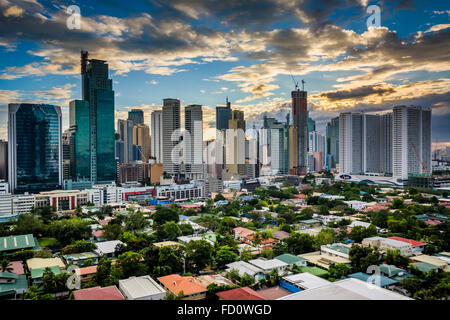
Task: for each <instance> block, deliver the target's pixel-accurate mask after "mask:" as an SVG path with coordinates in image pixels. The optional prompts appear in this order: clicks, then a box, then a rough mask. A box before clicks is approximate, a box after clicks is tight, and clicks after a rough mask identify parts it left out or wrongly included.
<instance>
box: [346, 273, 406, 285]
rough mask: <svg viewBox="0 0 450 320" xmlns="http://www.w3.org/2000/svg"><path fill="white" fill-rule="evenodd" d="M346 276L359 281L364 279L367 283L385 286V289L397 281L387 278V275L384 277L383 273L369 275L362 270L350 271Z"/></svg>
mask: <svg viewBox="0 0 450 320" xmlns="http://www.w3.org/2000/svg"><path fill="white" fill-rule="evenodd" d="M347 277H349V278H354V279H359V280H361V281H364V282H367V283H372V284H374V285H376V286H379V287H382V288H386V289H392V288H393V287H394V285H395V284H397V283H398V281H397V280H393V279H389V278H388V277H385V276H383V275H379V274H374V275H369V274H367V273H364V272H356V273H351V274H349V275H347Z"/></svg>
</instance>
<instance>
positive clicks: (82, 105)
mask: <svg viewBox="0 0 450 320" xmlns="http://www.w3.org/2000/svg"><path fill="white" fill-rule="evenodd" d="M69 118H70V120H69V123H70V124H69V125H70V156H71V159H70V169H71V177H72V179H73V180H75V181H83V180H84V181H86V180H90V175H91V167H90V163H91V151H90V150H91V149H90V144H89V142H90V138H89V103H88V102H87V101H86V100H74V101H71V102H70V105H69Z"/></svg>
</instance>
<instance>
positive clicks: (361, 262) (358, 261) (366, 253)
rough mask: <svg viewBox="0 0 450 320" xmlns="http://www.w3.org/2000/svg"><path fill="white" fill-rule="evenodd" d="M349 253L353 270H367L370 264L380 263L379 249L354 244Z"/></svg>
mask: <svg viewBox="0 0 450 320" xmlns="http://www.w3.org/2000/svg"><path fill="white" fill-rule="evenodd" d="M348 254H349V257H350V261H351V267H352V270H353V272H367V268H368V267H369V266H371V265H376V266H378V265H379V264H380V253H379V252H378V249H373V248H370V247H363V246H359V245H353V246H352V247H351V248H350V251H349V253H348Z"/></svg>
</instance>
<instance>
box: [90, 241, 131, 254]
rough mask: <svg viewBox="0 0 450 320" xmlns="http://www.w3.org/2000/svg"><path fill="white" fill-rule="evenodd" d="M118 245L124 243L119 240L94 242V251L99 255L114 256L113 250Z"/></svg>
mask: <svg viewBox="0 0 450 320" xmlns="http://www.w3.org/2000/svg"><path fill="white" fill-rule="evenodd" d="M118 245H124V243H123V242H122V241H120V240H111V241H103V242H97V243H96V244H95V247H96V249H95V250H94V253H96V254H97V255H98V256H99V257H106V258H108V259H110V258H113V257H114V251H115V250H116V247H117V246H118Z"/></svg>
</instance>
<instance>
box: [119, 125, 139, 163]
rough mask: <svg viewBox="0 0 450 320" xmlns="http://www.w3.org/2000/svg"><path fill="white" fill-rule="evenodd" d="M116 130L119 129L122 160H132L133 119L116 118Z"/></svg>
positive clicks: (133, 157) (125, 161)
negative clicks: (121, 143)
mask: <svg viewBox="0 0 450 320" xmlns="http://www.w3.org/2000/svg"><path fill="white" fill-rule="evenodd" d="M117 130H118V131H119V135H120V140H121V141H123V154H124V159H123V162H124V163H129V162H132V161H134V160H135V156H134V148H133V121H132V120H123V119H119V120H117Z"/></svg>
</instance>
